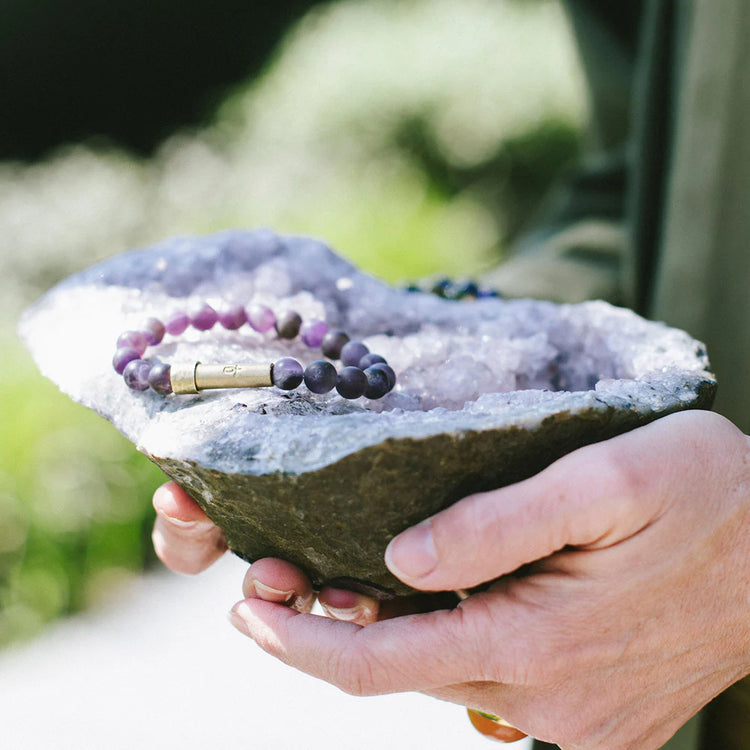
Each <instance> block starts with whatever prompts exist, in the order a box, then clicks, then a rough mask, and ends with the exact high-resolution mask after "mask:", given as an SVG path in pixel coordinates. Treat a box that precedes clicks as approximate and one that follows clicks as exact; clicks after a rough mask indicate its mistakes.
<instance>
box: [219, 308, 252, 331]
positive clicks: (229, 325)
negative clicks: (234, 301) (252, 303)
mask: <svg viewBox="0 0 750 750" xmlns="http://www.w3.org/2000/svg"><path fill="white" fill-rule="evenodd" d="M219 323H221V325H222V326H224V328H226V329H227V330H228V331H236V330H237V329H238V328H242V326H243V325H245V323H247V314H246V313H245V308H244V307H242V305H232V307H230V308H228V309H227V310H222V311H221V312H220V313H219Z"/></svg>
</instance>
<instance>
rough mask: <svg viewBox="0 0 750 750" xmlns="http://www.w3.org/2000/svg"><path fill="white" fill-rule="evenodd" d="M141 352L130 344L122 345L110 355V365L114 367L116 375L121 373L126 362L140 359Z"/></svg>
mask: <svg viewBox="0 0 750 750" xmlns="http://www.w3.org/2000/svg"><path fill="white" fill-rule="evenodd" d="M142 353H143V352H139V351H136V350H135V349H133V347H132V346H122V347H120V348H119V349H118V350H117V351H116V352H115V356H114V357H112V367H114V368H115V372H116V373H117V374H118V375H122V371H123V370H124V369H125V366H126V365H127V364H128V362H132V361H133V360H134V359H140V357H141V354H142Z"/></svg>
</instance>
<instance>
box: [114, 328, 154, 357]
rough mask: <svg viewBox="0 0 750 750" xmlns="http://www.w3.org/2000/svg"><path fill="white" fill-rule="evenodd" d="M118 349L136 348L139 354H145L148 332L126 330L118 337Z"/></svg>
mask: <svg viewBox="0 0 750 750" xmlns="http://www.w3.org/2000/svg"><path fill="white" fill-rule="evenodd" d="M117 348H118V349H125V348H130V349H135V350H136V351H137V352H138V354H143V352H145V351H146V349H147V348H148V341H147V339H146V334H145V333H143V331H125V333H121V334H120V336H119V338H118V339H117Z"/></svg>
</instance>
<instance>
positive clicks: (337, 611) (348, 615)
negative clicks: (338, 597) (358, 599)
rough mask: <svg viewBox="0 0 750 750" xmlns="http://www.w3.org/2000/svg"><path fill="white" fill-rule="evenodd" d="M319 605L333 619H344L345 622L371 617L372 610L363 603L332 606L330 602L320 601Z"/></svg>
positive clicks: (372, 614) (372, 615)
mask: <svg viewBox="0 0 750 750" xmlns="http://www.w3.org/2000/svg"><path fill="white" fill-rule="evenodd" d="M320 606H321V607H323V609H324V610H325V611H326V612H327V613H328V614H329V615H330V616H331V617H332V618H333V619H334V620H344V621H345V622H354V621H355V620H361V619H367V620H370V619H373V617H374V614H375V613H374V612H373V610H372V609H371V608H370V607H367V606H365V605H364V604H358V605H356V606H354V607H332V606H331V605H330V604H325V603H323V602H320Z"/></svg>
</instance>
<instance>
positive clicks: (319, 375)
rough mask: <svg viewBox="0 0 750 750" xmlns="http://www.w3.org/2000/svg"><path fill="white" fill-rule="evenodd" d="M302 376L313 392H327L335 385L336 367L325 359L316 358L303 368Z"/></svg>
mask: <svg viewBox="0 0 750 750" xmlns="http://www.w3.org/2000/svg"><path fill="white" fill-rule="evenodd" d="M304 377H305V385H306V386H307V387H308V388H309V389H310V390H311V391H312V392H313V393H328V391H330V390H331V389H332V388H333V387H334V386H335V385H336V377H337V375H336V368H335V367H334V366H333V365H332V364H331V363H330V362H328V361H327V360H325V359H316V360H315V362H311V363H310V364H309V365H308V366H307V367H306V368H305V375H304Z"/></svg>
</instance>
